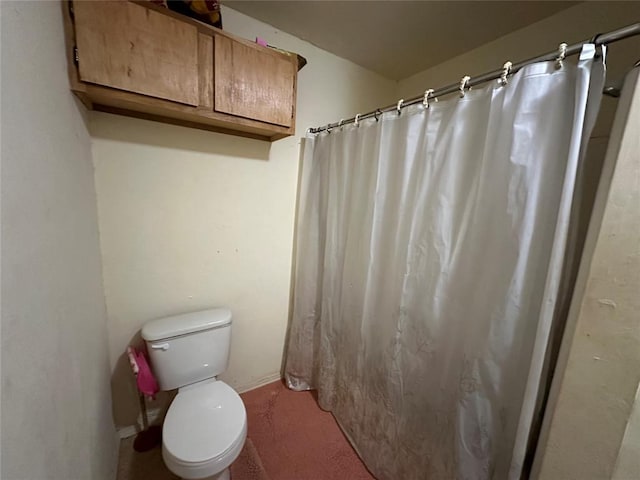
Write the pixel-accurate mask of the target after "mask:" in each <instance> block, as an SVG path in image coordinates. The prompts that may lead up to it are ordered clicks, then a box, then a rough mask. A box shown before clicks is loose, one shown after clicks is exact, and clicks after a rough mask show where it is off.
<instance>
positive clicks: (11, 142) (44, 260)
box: [0, 2, 117, 480]
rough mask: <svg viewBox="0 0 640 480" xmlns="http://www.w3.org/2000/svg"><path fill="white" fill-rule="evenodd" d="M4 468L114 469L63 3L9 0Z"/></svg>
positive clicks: (20, 473) (88, 183) (88, 205)
mask: <svg viewBox="0 0 640 480" xmlns="http://www.w3.org/2000/svg"><path fill="white" fill-rule="evenodd" d="M0 8H1V16H2V42H1V43H2V68H1V70H2V99H1V101H2V103H1V107H2V111H1V113H2V183H1V187H2V471H1V474H0V476H1V477H2V478H3V479H6V480H16V479H25V480H34V479H38V480H40V479H55V480H60V479H70V480H86V479H95V480H109V479H113V478H114V477H115V467H116V462H117V439H116V434H115V429H114V428H113V422H112V418H111V391H110V385H109V362H108V352H107V345H106V341H105V339H106V336H107V328H106V327H107V325H106V313H105V304H104V297H103V292H102V273H101V266H100V250H99V241H98V224H97V213H96V196H95V188H94V177H93V166H92V164H91V146H90V138H89V134H88V132H87V128H86V126H85V121H84V118H83V114H84V108H83V107H81V106H79V104H78V103H77V102H76V101H75V98H74V97H73V96H72V95H71V93H70V92H69V86H68V82H67V74H66V59H65V53H64V40H63V35H62V16H61V10H60V4H59V3H58V2H1V7H0Z"/></svg>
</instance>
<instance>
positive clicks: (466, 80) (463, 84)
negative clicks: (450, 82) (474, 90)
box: [460, 75, 471, 98]
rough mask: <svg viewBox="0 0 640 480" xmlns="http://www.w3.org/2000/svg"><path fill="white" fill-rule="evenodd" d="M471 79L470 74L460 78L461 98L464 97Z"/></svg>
mask: <svg viewBox="0 0 640 480" xmlns="http://www.w3.org/2000/svg"><path fill="white" fill-rule="evenodd" d="M469 80H471V77H470V76H469V75H465V76H464V77H462V79H461V80H460V98H464V90H465V89H466V88H468V86H469Z"/></svg>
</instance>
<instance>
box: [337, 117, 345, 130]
mask: <svg viewBox="0 0 640 480" xmlns="http://www.w3.org/2000/svg"><path fill="white" fill-rule="evenodd" d="M343 123H344V118H341V119H340V121H339V122H338V128H340V129H342V124H343Z"/></svg>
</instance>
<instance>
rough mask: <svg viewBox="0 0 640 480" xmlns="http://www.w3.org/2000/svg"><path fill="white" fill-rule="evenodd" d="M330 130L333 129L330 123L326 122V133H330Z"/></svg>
mask: <svg viewBox="0 0 640 480" xmlns="http://www.w3.org/2000/svg"><path fill="white" fill-rule="evenodd" d="M331 130H333V127H332V126H331V124H330V123H327V133H331Z"/></svg>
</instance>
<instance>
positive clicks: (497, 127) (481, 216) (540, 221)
mask: <svg viewBox="0 0 640 480" xmlns="http://www.w3.org/2000/svg"><path fill="white" fill-rule="evenodd" d="M594 51H595V49H594V47H593V46H592V45H586V46H585V47H584V49H583V51H582V53H581V56H580V60H579V61H578V64H577V66H576V65H575V64H574V65H572V64H569V62H567V61H565V64H564V65H563V66H562V67H561V68H557V67H556V65H555V63H554V62H545V63H538V64H534V65H530V66H527V67H526V68H524V69H523V70H521V71H519V72H518V73H517V74H515V75H514V76H513V78H511V79H510V81H509V83H508V85H506V86H501V85H498V84H497V83H493V84H491V85H488V86H486V87H485V88H482V89H478V90H475V89H474V90H471V91H469V92H467V94H466V95H465V97H464V98H454V99H450V100H447V101H441V102H438V103H432V105H431V106H430V107H429V108H428V109H425V108H424V107H422V106H413V107H409V108H406V109H404V110H403V111H402V114H400V115H398V114H397V113H396V112H391V113H386V114H384V115H383V116H382V117H381V118H380V119H379V121H376V120H374V119H368V120H366V121H363V122H360V125H358V126H356V125H349V126H345V127H343V128H342V129H334V130H333V131H332V132H331V133H322V134H319V135H315V136H314V135H308V136H307V138H306V141H305V146H304V157H303V178H302V190H301V200H300V205H299V214H298V224H297V241H296V269H295V284H294V288H295V290H294V307H293V316H292V320H291V325H290V329H289V338H288V347H287V358H286V367H285V372H286V378H287V382H288V385H289V386H290V388H293V389H298V390H304V389H311V388H317V389H318V392H319V402H320V405H321V406H322V408H324V409H327V410H330V411H332V412H333V413H334V415H335V417H336V419H337V420H338V422H339V423H340V425H341V427H342V428H343V430H344V431H345V433H346V435H347V436H348V437H349V439H350V441H351V442H352V444H353V445H354V447H355V448H356V450H357V451H358V453H359V454H360V456H361V457H362V458H363V460H364V461H365V463H366V465H367V466H368V468H369V469H370V470H371V472H372V473H373V474H374V475H375V476H376V477H377V478H378V479H380V480H400V479H402V480H411V479H421V480H422V479H438V480H445V479H473V480H476V479H489V478H491V479H506V478H518V477H519V476H520V475H521V470H522V462H523V458H524V455H525V450H526V447H527V441H528V435H529V431H530V425H531V419H532V416H533V410H534V406H535V403H536V397H537V393H538V385H539V384H540V380H541V378H540V376H541V371H542V368H543V362H544V357H545V353H546V339H547V337H548V335H549V329H550V328H551V323H552V317H553V311H554V308H555V306H556V298H557V296H558V284H559V280H560V275H561V271H562V265H563V258H564V254H565V250H566V239H567V233H568V228H569V216H570V211H571V202H572V197H573V193H574V185H575V177H576V171H577V168H578V163H579V157H580V155H581V153H580V152H581V147H583V141H584V140H585V136H587V137H588V134H589V133H588V130H589V125H588V124H589V123H591V121H590V120H589V119H588V118H587V117H588V116H592V115H591V114H590V113H589V111H590V110H593V111H595V110H597V108H596V107H597V104H598V99H597V98H595V101H594V96H592V97H591V99H590V100H589V102H587V99H588V98H589V90H590V87H592V88H591V89H592V90H597V89H598V88H601V87H602V81H603V80H602V76H603V74H602V71H601V69H598V68H594V65H595V64H594V62H596V63H597V61H596V60H594V58H595V56H594ZM594 85H599V87H596V88H593V86H594ZM588 113H589V115H588Z"/></svg>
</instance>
